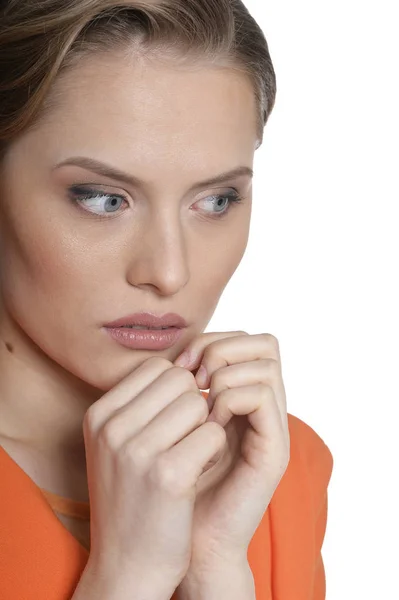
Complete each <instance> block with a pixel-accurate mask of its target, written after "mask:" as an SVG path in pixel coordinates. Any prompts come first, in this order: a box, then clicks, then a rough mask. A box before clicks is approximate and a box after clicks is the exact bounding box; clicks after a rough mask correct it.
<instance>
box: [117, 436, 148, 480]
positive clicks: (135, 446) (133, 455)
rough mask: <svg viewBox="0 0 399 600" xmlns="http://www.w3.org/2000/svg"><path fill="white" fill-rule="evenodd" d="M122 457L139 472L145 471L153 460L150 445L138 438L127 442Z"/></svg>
mask: <svg viewBox="0 0 399 600" xmlns="http://www.w3.org/2000/svg"><path fill="white" fill-rule="evenodd" d="M121 457H122V458H124V459H125V460H126V461H127V462H128V463H129V465H130V466H131V467H132V468H133V469H134V470H135V471H137V472H143V471H145V470H146V469H147V468H148V465H149V464H150V462H151V460H152V455H151V452H150V451H149V448H148V446H146V445H145V444H143V443H142V442H140V441H139V440H138V439H136V438H133V439H131V440H129V441H128V442H127V443H126V444H125V446H124V447H123V449H122V451H121Z"/></svg>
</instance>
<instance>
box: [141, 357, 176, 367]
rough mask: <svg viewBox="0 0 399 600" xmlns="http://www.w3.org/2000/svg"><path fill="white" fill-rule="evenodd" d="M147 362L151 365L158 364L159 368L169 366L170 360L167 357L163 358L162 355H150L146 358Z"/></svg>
mask: <svg viewBox="0 0 399 600" xmlns="http://www.w3.org/2000/svg"><path fill="white" fill-rule="evenodd" d="M145 362H147V363H150V365H151V366H154V367H155V366H157V367H158V366H159V368H165V369H166V368H167V367H170V366H171V364H172V363H171V362H170V360H168V359H167V358H165V357H164V356H150V358H147V360H146V361H145Z"/></svg>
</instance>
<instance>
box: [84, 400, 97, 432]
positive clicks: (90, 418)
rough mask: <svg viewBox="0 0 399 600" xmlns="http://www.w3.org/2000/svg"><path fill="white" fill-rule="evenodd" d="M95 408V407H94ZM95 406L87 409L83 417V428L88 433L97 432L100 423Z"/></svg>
mask: <svg viewBox="0 0 399 600" xmlns="http://www.w3.org/2000/svg"><path fill="white" fill-rule="evenodd" d="M93 406H94V405H93ZM93 406H91V407H90V408H88V409H87V411H86V413H85V415H84V417H83V428H84V429H86V430H87V431H95V429H96V426H97V424H98V421H99V417H98V414H97V413H98V411H95V410H94V408H93Z"/></svg>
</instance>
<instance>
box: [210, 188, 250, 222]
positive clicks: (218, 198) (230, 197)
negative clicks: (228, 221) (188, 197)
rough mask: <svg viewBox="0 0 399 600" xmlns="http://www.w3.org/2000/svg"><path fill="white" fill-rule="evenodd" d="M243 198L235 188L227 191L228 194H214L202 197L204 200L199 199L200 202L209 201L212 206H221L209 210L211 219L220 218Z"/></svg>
mask: <svg viewBox="0 0 399 600" xmlns="http://www.w3.org/2000/svg"><path fill="white" fill-rule="evenodd" d="M243 200H244V199H243V198H242V197H241V196H240V195H239V193H238V192H237V190H235V191H233V192H229V193H228V194H215V195H212V196H208V198H204V200H200V202H203V201H206V202H210V203H211V205H212V206H216V208H221V210H217V211H211V213H210V216H211V218H212V219H221V218H222V217H225V216H226V215H227V214H228V213H229V212H230V210H231V209H232V208H233V206H237V205H238V204H239V203H241V202H243ZM224 207H226V208H224ZM205 212H209V211H205Z"/></svg>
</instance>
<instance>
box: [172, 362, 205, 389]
mask: <svg viewBox="0 0 399 600" xmlns="http://www.w3.org/2000/svg"><path fill="white" fill-rule="evenodd" d="M171 371H173V375H174V377H176V376H177V377H179V379H181V380H182V382H183V384H184V385H188V384H191V386H194V388H195V389H198V388H197V384H196V381H195V377H194V375H193V374H192V373H191V371H188V369H185V368H184V367H179V366H174V367H173V368H172V369H171Z"/></svg>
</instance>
